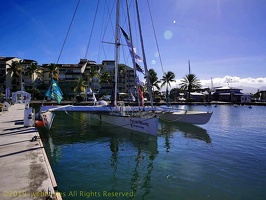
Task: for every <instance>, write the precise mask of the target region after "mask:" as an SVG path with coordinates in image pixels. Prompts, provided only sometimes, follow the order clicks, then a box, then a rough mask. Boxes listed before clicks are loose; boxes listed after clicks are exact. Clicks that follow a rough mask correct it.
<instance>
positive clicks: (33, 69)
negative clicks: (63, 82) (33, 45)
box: [25, 62, 43, 96]
mask: <svg viewBox="0 0 266 200" xmlns="http://www.w3.org/2000/svg"><path fill="white" fill-rule="evenodd" d="M35 74H36V76H37V78H39V79H40V80H42V75H43V68H41V67H40V66H39V65H38V63H37V62H33V63H31V65H30V66H27V67H26V70H25V75H29V76H30V77H31V81H32V91H33V96H34V92H35V90H36V89H35V83H34V75H35Z"/></svg>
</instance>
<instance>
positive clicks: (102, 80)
mask: <svg viewBox="0 0 266 200" xmlns="http://www.w3.org/2000/svg"><path fill="white" fill-rule="evenodd" d="M110 81H111V76H110V73H109V72H102V74H101V76H100V83H108V84H110Z"/></svg>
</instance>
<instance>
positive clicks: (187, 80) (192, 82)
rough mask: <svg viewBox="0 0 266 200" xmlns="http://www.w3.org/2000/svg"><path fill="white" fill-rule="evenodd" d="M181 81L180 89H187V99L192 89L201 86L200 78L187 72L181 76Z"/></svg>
mask: <svg viewBox="0 0 266 200" xmlns="http://www.w3.org/2000/svg"><path fill="white" fill-rule="evenodd" d="M181 82H182V83H180V89H181V90H187V91H188V99H190V93H191V92H192V91H193V90H195V89H200V88H201V84H200V80H199V79H198V78H197V76H196V75H195V74H187V75H186V76H185V77H183V79H182V80H181Z"/></svg>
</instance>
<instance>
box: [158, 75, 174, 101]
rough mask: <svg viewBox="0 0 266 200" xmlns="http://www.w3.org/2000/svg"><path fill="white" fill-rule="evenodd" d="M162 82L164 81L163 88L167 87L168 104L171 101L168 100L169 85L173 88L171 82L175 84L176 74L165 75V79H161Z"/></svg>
mask: <svg viewBox="0 0 266 200" xmlns="http://www.w3.org/2000/svg"><path fill="white" fill-rule="evenodd" d="M161 81H162V85H161V88H162V87H163V86H165V85H166V102H168V100H169V99H168V96H169V95H168V85H169V86H170V87H171V82H175V74H174V72H171V71H169V72H167V73H164V75H163V78H162V79H161Z"/></svg>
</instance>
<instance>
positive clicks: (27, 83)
mask: <svg viewBox="0 0 266 200" xmlns="http://www.w3.org/2000/svg"><path fill="white" fill-rule="evenodd" d="M13 62H20V65H21V67H22V71H21V74H24V72H25V70H26V67H27V66H30V65H31V64H32V63H34V62H35V63H36V61H35V60H28V59H25V60H22V59H20V58H16V57H0V77H1V78H0V87H2V88H6V87H9V89H10V90H11V91H17V90H24V89H30V88H32V83H33V82H34V81H35V79H36V77H35V76H32V77H33V80H32V77H30V76H27V75H22V76H18V75H16V74H11V73H9V72H8V69H9V68H10V66H11V65H12V63H13Z"/></svg>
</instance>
